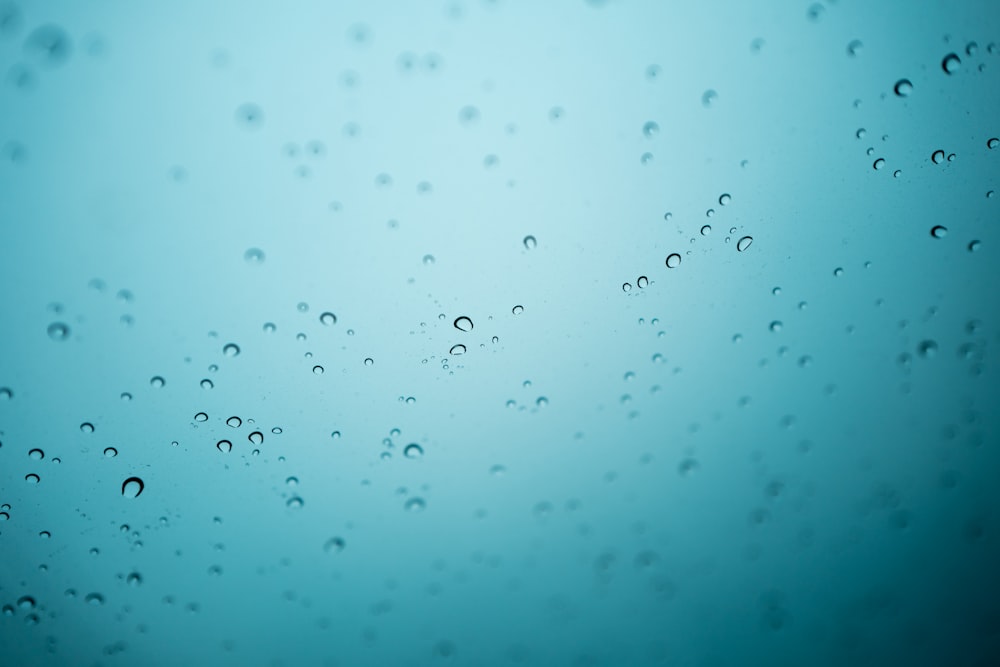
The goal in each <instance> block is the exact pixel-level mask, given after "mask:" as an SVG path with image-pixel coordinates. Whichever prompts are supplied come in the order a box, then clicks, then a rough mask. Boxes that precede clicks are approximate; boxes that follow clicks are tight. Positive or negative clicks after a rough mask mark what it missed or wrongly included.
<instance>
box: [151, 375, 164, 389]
mask: <svg viewBox="0 0 1000 667" xmlns="http://www.w3.org/2000/svg"><path fill="white" fill-rule="evenodd" d="M149 384H150V386H152V387H155V388H157V389H159V388H160V387H162V386H163V385H165V384H166V380H164V379H163V378H162V377H160V376H159V375H154V376H153V377H151V378H150V379H149Z"/></svg>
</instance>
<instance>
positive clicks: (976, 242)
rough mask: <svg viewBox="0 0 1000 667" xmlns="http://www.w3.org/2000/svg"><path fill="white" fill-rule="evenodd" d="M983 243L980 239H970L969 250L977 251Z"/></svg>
mask: <svg viewBox="0 0 1000 667" xmlns="http://www.w3.org/2000/svg"><path fill="white" fill-rule="evenodd" d="M982 245H983V244H982V243H981V242H980V241H979V240H978V239H975V240H972V241H969V252H977V251H978V250H979V248H980V247H981V246H982Z"/></svg>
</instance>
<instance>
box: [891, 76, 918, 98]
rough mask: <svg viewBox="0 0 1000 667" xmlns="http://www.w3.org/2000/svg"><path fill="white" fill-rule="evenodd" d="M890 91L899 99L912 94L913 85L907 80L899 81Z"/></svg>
mask: <svg viewBox="0 0 1000 667" xmlns="http://www.w3.org/2000/svg"><path fill="white" fill-rule="evenodd" d="M892 90H893V91H894V92H895V93H896V95H898V96H899V97H907V96H909V94H910V93H912V92H913V84H912V83H910V80H909V79H900V80H899V81H897V82H896V85H895V86H893V87H892Z"/></svg>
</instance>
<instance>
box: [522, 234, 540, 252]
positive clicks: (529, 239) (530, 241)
mask: <svg viewBox="0 0 1000 667" xmlns="http://www.w3.org/2000/svg"><path fill="white" fill-rule="evenodd" d="M523 243H524V247H525V248H527V249H528V250H532V249H534V248H535V247H537V246H538V241H537V240H536V239H535V237H534V236H532V235H531V234H529V235H527V236H525V237H524V241H523Z"/></svg>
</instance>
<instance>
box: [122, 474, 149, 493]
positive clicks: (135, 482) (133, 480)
mask: <svg viewBox="0 0 1000 667" xmlns="http://www.w3.org/2000/svg"><path fill="white" fill-rule="evenodd" d="M145 488H146V485H145V483H143V481H142V480H141V479H139V478H138V477H129V478H128V479H126V480H125V481H124V482H122V495H123V496H125V497H126V498H138V497H139V495H140V494H141V493H142V492H143V490H144V489H145Z"/></svg>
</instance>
